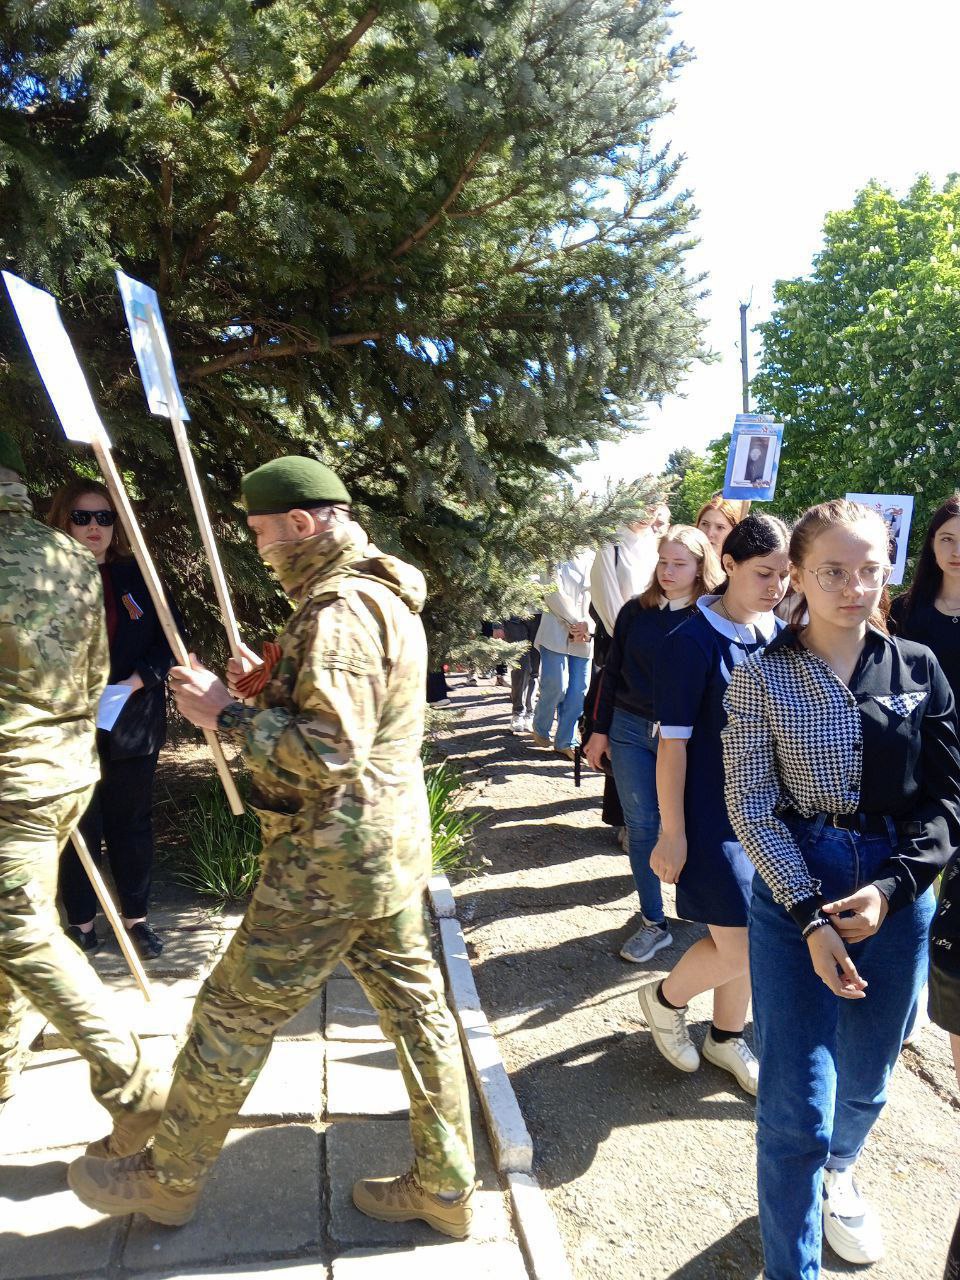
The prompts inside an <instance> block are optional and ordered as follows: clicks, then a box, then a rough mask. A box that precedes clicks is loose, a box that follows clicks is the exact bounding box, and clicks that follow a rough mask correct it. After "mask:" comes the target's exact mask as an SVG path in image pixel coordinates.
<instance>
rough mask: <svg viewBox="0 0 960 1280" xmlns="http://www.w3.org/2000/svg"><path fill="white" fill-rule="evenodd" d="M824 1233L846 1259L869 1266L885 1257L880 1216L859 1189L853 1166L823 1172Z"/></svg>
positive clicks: (828, 1241) (832, 1247) (837, 1251)
mask: <svg viewBox="0 0 960 1280" xmlns="http://www.w3.org/2000/svg"><path fill="white" fill-rule="evenodd" d="M822 1204H823V1234H824V1236H825V1238H826V1241H827V1244H828V1245H829V1246H830V1248H831V1249H832V1250H833V1252H834V1253H835V1254H836V1255H837V1257H838V1258H842V1259H843V1260H844V1262H854V1263H860V1264H861V1265H866V1264H867V1263H870V1262H879V1260H880V1259H881V1258H882V1257H883V1232H882V1230H881V1228H880V1219H879V1217H878V1216H877V1214H876V1213H875V1212H874V1210H873V1209H871V1208H870V1206H869V1204H867V1202H866V1200H864V1199H863V1197H862V1196H861V1195H860V1192H859V1191H858V1190H857V1184H856V1183H855V1182H854V1180H853V1169H852V1168H851V1169H824V1171H823V1199H822Z"/></svg>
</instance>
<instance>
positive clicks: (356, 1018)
mask: <svg viewBox="0 0 960 1280" xmlns="http://www.w3.org/2000/svg"><path fill="white" fill-rule="evenodd" d="M326 1032H327V1039H328V1040H368V1041H373V1042H379V1043H381V1044H383V1043H385V1042H386V1039H387V1038H386V1036H385V1035H384V1034H383V1032H382V1031H381V1030H380V1023H379V1022H378V1021H377V1015H376V1013H375V1012H374V1009H373V1006H372V1005H371V1004H370V1001H369V1000H368V999H367V997H366V995H365V994H364V991H363V987H361V985H360V983H359V982H357V980H356V978H337V979H331V980H330V981H329V982H328V983H327V1023H326Z"/></svg>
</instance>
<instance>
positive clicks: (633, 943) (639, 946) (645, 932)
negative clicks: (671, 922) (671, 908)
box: [620, 916, 673, 964]
mask: <svg viewBox="0 0 960 1280" xmlns="http://www.w3.org/2000/svg"><path fill="white" fill-rule="evenodd" d="M640 919H641V920H642V921H643V923H642V924H641V925H640V928H639V929H638V930H637V932H636V933H634V934H632V935H631V936H630V937H629V938H628V939H627V940H626V942H625V943H624V944H623V946H622V947H621V948H620V955H621V957H622V958H623V959H624V960H629V961H630V963H631V964H643V962H644V960H649V959H650V957H651V956H655V955H656V954H657V952H658V951H662V950H663V948H664V947H669V945H670V943H671V942H673V934H672V933H671V932H670V930H669V929H668V928H667V927H666V925H661V924H651V923H650V922H649V920H645V919H644V918H643V916H641V917H640Z"/></svg>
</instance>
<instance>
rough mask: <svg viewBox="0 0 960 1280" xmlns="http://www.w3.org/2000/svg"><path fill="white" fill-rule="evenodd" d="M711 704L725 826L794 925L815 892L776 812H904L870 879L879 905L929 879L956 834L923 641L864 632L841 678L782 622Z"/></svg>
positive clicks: (939, 688)
mask: <svg viewBox="0 0 960 1280" xmlns="http://www.w3.org/2000/svg"><path fill="white" fill-rule="evenodd" d="M724 705H725V707H726V710H727V715H728V724H727V728H726V729H725V730H724V733H723V740H724V742H723V745H724V764H725V769H726V801H727V810H728V812H729V814H730V820H731V823H732V824H733V828H734V830H735V831H736V833H737V836H738V837H739V839H740V840H741V842H742V843H743V846H744V848H745V849H746V850H747V853H748V854H749V855H750V858H751V861H752V862H753V863H754V865H755V866H756V868H757V870H758V871H759V873H760V874H761V875H762V876H763V878H764V880H765V881H766V882H767V884H768V885H769V886H770V887H771V889H772V891H773V895H774V898H775V900H776V901H777V902H780V903H782V904H783V905H784V906H785V907H786V908H787V910H788V911H790V913H791V915H793V917H794V919H795V920H797V922H798V923H799V924H801V925H804V924H806V923H809V921H810V920H811V919H813V917H814V915H815V914H816V912H817V910H818V909H819V907H820V906H821V905H822V902H823V899H822V897H821V896H820V894H819V885H818V884H817V882H816V880H815V879H814V878H813V877H812V876H811V875H810V872H809V870H808V869H807V866H806V863H805V862H804V859H803V855H802V853H801V852H800V850H799V848H798V847H797V844H796V841H795V840H794V838H793V836H792V834H791V832H790V830H789V828H788V827H787V825H786V824H785V823H784V821H783V817H782V815H783V814H784V813H786V812H788V811H792V812H795V813H799V814H801V815H802V816H804V817H814V816H815V815H817V814H819V813H826V814H834V813H836V814H849V813H857V812H860V813H866V814H875V815H886V816H888V817H891V818H893V819H894V820H896V821H898V822H904V821H907V820H909V821H911V822H916V823H918V824H919V832H918V834H916V835H910V836H902V837H901V838H900V840H899V842H898V845H897V848H896V850H895V851H894V853H893V854H892V855H891V857H890V858H889V859H888V860H887V861H886V862H885V863H884V865H883V867H882V869H881V872H880V874H879V875H878V877H877V879H876V881H875V882H874V883H875V884H876V885H877V887H878V888H879V889H880V890H881V891H882V892H883V894H884V895H885V896H886V898H887V900H888V902H889V906H890V910H891V911H896V910H897V909H898V908H899V907H902V906H904V905H905V904H906V903H908V902H912V901H913V900H914V899H915V898H916V897H917V895H918V894H920V893H922V892H923V891H924V889H926V888H927V887H928V886H929V885H930V884H932V883H933V881H934V879H935V878H936V876H937V873H938V872H939V871H940V869H941V868H942V867H943V866H944V864H945V863H946V861H947V859H948V858H949V857H950V855H951V853H952V852H953V850H954V849H955V848H956V847H957V844H958V843H960V743H958V740H957V724H956V714H955V709H954V700H953V693H952V692H951V689H950V685H949V684H948V682H947V679H946V676H945V675H944V674H943V671H942V670H941V669H940V665H939V663H938V662H937V660H936V658H935V657H934V656H933V654H932V653H931V652H930V650H929V649H927V648H924V646H922V645H919V644H914V643H912V642H911V641H909V640H900V639H891V638H890V637H889V636H886V635H883V634H882V633H881V632H879V631H874V630H870V631H869V632H868V633H867V638H866V643H865V645H864V649H863V652H862V654H861V655H860V658H859V659H858V661H857V665H856V667H855V669H854V672H853V674H852V676H851V677H850V683H849V685H845V684H844V683H843V681H842V680H840V679H839V678H838V676H837V675H836V674H835V673H834V672H833V671H832V670H831V669H830V667H829V666H828V665H827V664H826V663H825V662H824V661H823V659H822V658H819V657H818V656H817V655H816V654H814V653H812V652H811V651H810V650H809V649H807V648H805V647H804V646H803V645H802V644H801V642H800V640H799V638H798V637H797V636H796V634H795V633H794V632H793V631H791V630H789V629H787V630H784V631H782V632H781V633H780V634H779V635H778V636H777V637H776V638H775V639H774V640H772V641H771V643H770V644H769V645H768V646H767V648H766V649H765V650H764V651H763V652H762V653H760V654H757V655H755V656H754V657H752V658H749V659H747V661H746V662H745V663H743V664H742V665H741V666H740V667H738V668H737V669H736V671H735V672H734V674H733V678H732V680H731V682H730V687H729V689H728V691H727V695H726V699H725V702H724Z"/></svg>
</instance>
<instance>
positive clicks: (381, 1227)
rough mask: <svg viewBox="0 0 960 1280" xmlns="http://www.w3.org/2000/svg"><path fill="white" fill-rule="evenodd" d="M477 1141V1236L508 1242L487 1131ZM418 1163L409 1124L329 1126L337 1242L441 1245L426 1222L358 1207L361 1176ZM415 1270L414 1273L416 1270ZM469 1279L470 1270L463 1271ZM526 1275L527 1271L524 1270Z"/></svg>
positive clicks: (398, 1170)
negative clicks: (385, 1218)
mask: <svg viewBox="0 0 960 1280" xmlns="http://www.w3.org/2000/svg"><path fill="white" fill-rule="evenodd" d="M474 1135H475V1138H476V1140H477V1176H478V1178H479V1180H480V1184H481V1186H480V1189H479V1190H478V1191H477V1192H476V1193H475V1209H474V1226H473V1236H472V1237H471V1238H472V1239H474V1240H504V1239H508V1238H509V1236H510V1224H509V1219H508V1217H507V1213H506V1209H505V1205H504V1194H503V1192H502V1191H501V1189H500V1183H499V1179H498V1178H497V1174H496V1171H495V1170H494V1168H493V1162H492V1160H491V1158H490V1152H489V1148H488V1147H487V1144H486V1142H485V1141H484V1139H483V1135H482V1134H481V1133H480V1132H478V1131H477V1130H476V1129H475V1130H474ZM412 1165H413V1146H412V1144H411V1142H410V1129H409V1126H408V1125H407V1124H406V1123H405V1122H404V1121H400V1120H368V1121H365V1122H363V1121H360V1122H357V1121H353V1122H351V1121H341V1122H340V1123H339V1124H334V1125H332V1126H331V1127H330V1128H329V1129H328V1130H327V1172H328V1178H329V1183H330V1228H329V1230H330V1235H331V1237H332V1238H333V1239H334V1240H335V1241H336V1242H337V1244H340V1245H345V1246H351V1245H352V1246H358V1245H369V1244H393V1245H416V1244H435V1243H437V1242H438V1241H443V1240H444V1239H445V1237H443V1236H441V1235H439V1234H438V1233H437V1232H436V1231H434V1230H433V1229H432V1228H431V1227H428V1226H427V1225H426V1223H423V1222H377V1221H376V1219H374V1218H368V1217H366V1215H365V1214H362V1213H361V1212H360V1211H359V1209H355V1208H354V1205H353V1200H352V1198H351V1192H352V1190H353V1184H354V1182H356V1181H357V1180H358V1179H359V1178H379V1177H385V1176H387V1175H389V1174H397V1173H403V1172H404V1171H405V1170H406V1169H409V1168H411V1166H412ZM411 1274H412V1273H411ZM460 1274H461V1275H463V1276H464V1277H466V1276H469V1275H471V1274H472V1273H470V1272H461V1273H460ZM524 1274H525V1273H524Z"/></svg>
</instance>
